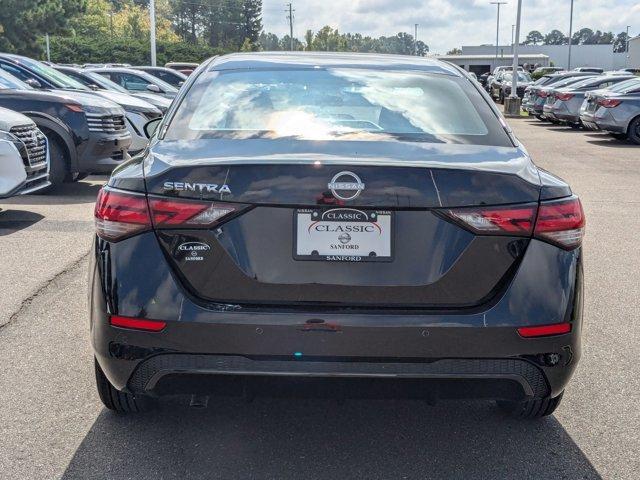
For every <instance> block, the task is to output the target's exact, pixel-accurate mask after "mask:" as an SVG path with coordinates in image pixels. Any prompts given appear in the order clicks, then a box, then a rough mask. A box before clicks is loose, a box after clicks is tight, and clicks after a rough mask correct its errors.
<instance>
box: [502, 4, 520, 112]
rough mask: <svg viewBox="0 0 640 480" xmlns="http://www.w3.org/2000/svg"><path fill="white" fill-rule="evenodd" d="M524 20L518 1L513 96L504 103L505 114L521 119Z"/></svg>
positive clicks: (514, 44) (512, 82) (514, 46)
mask: <svg viewBox="0 0 640 480" xmlns="http://www.w3.org/2000/svg"><path fill="white" fill-rule="evenodd" d="M521 19H522V0H518V13H517V15H516V35H515V38H514V42H513V64H512V65H513V66H512V68H513V69H512V71H511V94H510V95H509V98H505V101H504V113H505V114H506V115H508V116H510V117H519V116H520V108H521V107H522V104H521V102H520V97H518V63H519V62H518V47H519V45H520V22H521Z"/></svg>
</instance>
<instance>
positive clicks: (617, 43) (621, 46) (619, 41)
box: [613, 32, 629, 53]
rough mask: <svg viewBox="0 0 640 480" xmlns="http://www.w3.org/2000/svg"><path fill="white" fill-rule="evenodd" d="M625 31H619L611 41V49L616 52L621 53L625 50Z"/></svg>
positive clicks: (626, 39)
mask: <svg viewBox="0 0 640 480" xmlns="http://www.w3.org/2000/svg"><path fill="white" fill-rule="evenodd" d="M628 40H629V39H628V38H627V32H620V33H619V34H617V35H616V38H615V40H614V41H613V51H614V52H616V53H623V52H626V51H627V41H628Z"/></svg>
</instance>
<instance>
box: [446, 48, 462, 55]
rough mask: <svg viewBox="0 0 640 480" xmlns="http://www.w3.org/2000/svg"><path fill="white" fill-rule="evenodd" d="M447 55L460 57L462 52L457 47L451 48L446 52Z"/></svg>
mask: <svg viewBox="0 0 640 480" xmlns="http://www.w3.org/2000/svg"><path fill="white" fill-rule="evenodd" d="M447 55H462V50H461V49H460V48H458V47H456V48H452V49H451V50H449V51H448V52H447Z"/></svg>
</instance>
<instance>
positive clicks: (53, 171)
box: [46, 135, 73, 191]
mask: <svg viewBox="0 0 640 480" xmlns="http://www.w3.org/2000/svg"><path fill="white" fill-rule="evenodd" d="M47 139H48V140H49V181H50V182H51V187H50V188H49V189H47V190H46V191H50V190H51V189H53V188H55V187H59V186H60V185H62V184H63V183H65V182H70V181H72V180H73V176H72V175H71V172H70V170H69V159H68V158H67V153H66V150H65V148H64V147H63V146H62V144H61V143H60V141H59V140H57V139H56V138H55V137H53V136H52V135H47Z"/></svg>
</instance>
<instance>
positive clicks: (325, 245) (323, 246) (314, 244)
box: [293, 208, 393, 262]
mask: <svg viewBox="0 0 640 480" xmlns="http://www.w3.org/2000/svg"><path fill="white" fill-rule="evenodd" d="M392 230H393V213H392V212H389V211H380V210H375V211H374V210H359V209H354V208H334V209H330V210H322V209H298V210H296V212H295V217H294V230H293V231H294V239H293V245H294V246H293V249H294V250H293V257H294V259H296V260H318V261H325V262H390V261H392V260H393V252H392V239H393V231H392Z"/></svg>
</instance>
